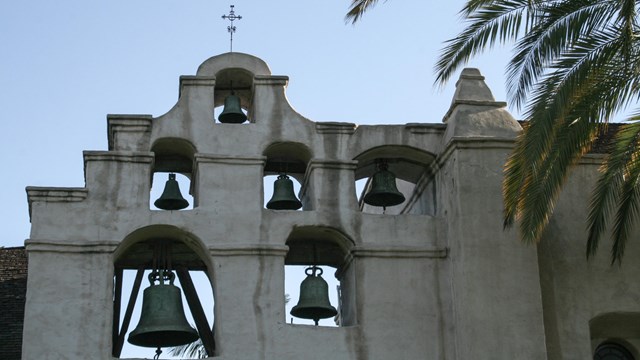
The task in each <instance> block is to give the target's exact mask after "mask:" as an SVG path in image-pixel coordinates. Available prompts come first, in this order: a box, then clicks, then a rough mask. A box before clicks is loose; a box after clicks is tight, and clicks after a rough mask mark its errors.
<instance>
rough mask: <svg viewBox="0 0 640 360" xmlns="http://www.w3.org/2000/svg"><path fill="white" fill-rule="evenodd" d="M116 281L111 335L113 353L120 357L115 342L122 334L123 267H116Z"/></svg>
mask: <svg viewBox="0 0 640 360" xmlns="http://www.w3.org/2000/svg"><path fill="white" fill-rule="evenodd" d="M114 276H115V281H114V284H113V287H114V289H113V328H112V335H111V343H112V344H113V345H114V346H113V347H112V350H111V352H112V355H113V356H116V357H118V356H119V355H120V354H118V355H116V347H115V344H117V342H118V335H119V334H120V307H121V304H122V268H117V269H115V272H114Z"/></svg>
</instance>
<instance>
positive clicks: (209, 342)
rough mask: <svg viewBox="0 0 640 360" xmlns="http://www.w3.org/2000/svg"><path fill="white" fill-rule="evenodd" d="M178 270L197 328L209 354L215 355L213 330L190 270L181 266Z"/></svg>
mask: <svg viewBox="0 0 640 360" xmlns="http://www.w3.org/2000/svg"><path fill="white" fill-rule="evenodd" d="M176 272H177V273H178V279H180V285H182V290H183V291H184V296H185V297H186V298H187V304H189V309H190V310H191V315H192V316H193V319H194V320H195V322H196V328H198V333H199V334H200V339H201V340H202V344H203V345H204V348H205V350H206V351H207V356H213V355H214V351H215V349H216V343H215V339H214V337H213V331H212V330H211V328H210V327H209V323H208V322H207V317H206V315H205V313H204V310H202V304H201V303H200V299H199V298H198V294H197V293H196V288H195V286H193V281H192V280H191V275H189V270H187V269H186V268H184V267H180V268H178V269H177V270H176Z"/></svg>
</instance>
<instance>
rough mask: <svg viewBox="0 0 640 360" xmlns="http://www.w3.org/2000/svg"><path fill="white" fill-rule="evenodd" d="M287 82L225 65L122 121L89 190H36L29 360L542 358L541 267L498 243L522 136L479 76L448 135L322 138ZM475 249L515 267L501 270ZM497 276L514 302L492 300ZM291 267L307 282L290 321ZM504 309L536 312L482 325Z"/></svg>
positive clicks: (423, 126) (90, 161)
mask: <svg viewBox="0 0 640 360" xmlns="http://www.w3.org/2000/svg"><path fill="white" fill-rule="evenodd" d="M288 81H289V78H288V77H287V76H281V75H273V74H271V71H270V69H269V67H268V66H267V64H266V63H265V62H264V61H262V60H261V59H259V58H257V57H254V56H252V55H248V54H242V53H234V52H230V53H225V54H222V55H218V56H214V57H211V58H209V59H208V60H206V61H205V62H203V63H202V64H201V65H200V66H199V68H198V70H197V72H196V75H190V76H181V77H180V87H179V97H178V100H177V103H176V104H175V105H174V106H173V107H172V108H171V109H170V110H169V111H168V112H167V113H165V114H164V115H161V116H158V117H153V116H150V115H108V116H107V130H108V134H107V136H108V149H107V150H105V151H85V152H84V153H83V156H84V173H85V186H84V187H82V188H52V187H28V188H27V194H28V201H29V211H30V216H31V222H32V230H31V235H30V239H28V240H27V242H26V247H27V250H28V253H29V276H28V297H27V304H26V313H25V325H24V342H23V343H24V347H23V358H24V359H40V358H47V359H66V358H69V359H109V360H111V359H116V358H127V356H126V355H123V353H122V349H123V345H124V344H125V343H131V344H133V345H135V346H140V347H145V348H148V350H149V352H150V353H149V355H148V356H149V357H150V356H153V352H154V351H156V350H159V351H161V352H158V353H157V354H158V355H159V357H160V358H164V357H165V356H167V352H166V348H167V347H172V346H175V345H180V344H185V343H190V342H192V341H193V340H195V339H199V340H200V341H201V342H202V348H203V349H204V352H205V353H206V356H208V358H212V359H216V358H218V359H311V360H314V359H315V360H324V359H336V360H356V359H399V358H403V359H424V358H433V359H469V358H473V349H478V347H479V346H482V344H483V343H491V344H492V346H494V345H496V347H498V346H497V344H496V341H497V340H495V339H492V338H491V336H492V334H495V333H501V334H504V335H507V333H509V334H515V335H518V336H524V337H527V339H528V340H527V341H525V342H521V341H519V342H516V341H507V342H505V343H501V344H500V346H499V348H500V351H501V352H502V353H504V354H520V355H522V354H528V355H527V356H528V357H526V358H528V359H542V358H544V352H545V344H544V335H545V334H544V329H543V326H542V323H543V321H542V310H541V305H539V304H533V305H531V303H530V301H528V300H527V299H530V298H535V297H537V298H540V287H539V285H538V282H537V281H538V279H537V278H536V277H537V272H535V270H536V259H537V257H536V256H537V255H536V251H535V249H532V248H524V247H522V248H520V246H521V245H520V244H518V243H517V241H516V239H515V236H514V235H513V234H511V233H503V232H502V230H501V228H500V230H495V229H494V230H492V231H493V232H485V227H486V226H487V224H489V223H493V222H496V219H499V218H500V210H499V207H500V204H499V201H498V200H497V199H499V196H500V195H499V177H497V176H496V175H495V174H499V173H500V171H501V169H500V166H501V161H502V160H503V159H504V157H505V156H506V154H507V152H508V149H509V147H510V144H512V143H513V141H514V138H515V134H516V133H517V132H518V131H520V129H521V128H520V125H519V124H518V122H516V121H515V120H514V119H513V118H512V117H511V116H510V115H509V114H508V112H506V110H505V109H504V104H503V103H500V102H496V101H494V100H493V99H492V98H487V96H490V91H489V90H488V88H486V84H484V81H483V78H482V77H481V75H479V72H478V73H476V72H475V71H473V70H468V71H466V72H464V73H463V76H462V77H461V80H460V82H459V84H458V89H459V90H458V92H457V94H456V98H455V99H454V102H453V103H452V107H451V111H450V113H449V114H447V116H446V118H445V121H444V123H442V124H429V123H408V124H405V125H360V126H356V125H355V124H353V123H349V122H313V121H311V120H309V119H307V118H305V117H304V116H303V115H301V114H299V113H297V112H296V111H295V110H294V109H293V107H292V106H291V105H290V104H289V103H288V101H287V98H286V95H285V90H286V86H287V84H288ZM478 94H479V95H478ZM474 96H475V97H474ZM469 164H472V165H473V166H470V165H469ZM154 175H156V176H154ZM270 176H277V179H276V180H275V182H274V183H273V184H271V183H268V184H266V185H264V186H263V184H264V179H265V178H267V177H270ZM154 179H155V180H154ZM178 180H180V181H178ZM496 181H497V182H496ZM154 182H155V184H154ZM294 182H295V183H297V184H299V186H300V189H299V191H298V192H296V191H294V188H293V186H292V185H293V183H294ZM496 184H497V185H496ZM154 186H155V187H156V188H158V187H159V188H163V191H162V193H161V195H158V197H157V198H152V196H151V195H150V194H151V193H150V190H151V188H152V187H154ZM271 188H273V190H274V191H273V196H272V197H271V200H266V199H265V193H266V192H267V193H268V190H271ZM486 198H489V199H491V201H486ZM150 204H154V206H150ZM477 239H481V240H482V241H484V243H483V244H490V246H492V248H491V249H496V248H497V249H502V250H503V251H504V252H505V253H506V254H512V255H513V254H516V255H517V256H514V257H506V259H502V260H503V261H504V262H503V263H501V262H499V261H494V260H496V259H495V258H494V257H493V254H492V251H493V250H491V249H488V248H486V247H483V245H482V244H480V243H478V241H477ZM505 244H508V245H505ZM500 264H506V265H504V266H508V268H509V271H510V272H511V275H512V276H513V279H517V281H514V282H509V286H510V287H509V289H504V288H500V287H497V288H496V287H492V280H491V274H494V273H495V272H496V271H499V270H500V269H502V268H501V267H500ZM289 265H302V266H305V267H306V270H305V271H306V273H305V274H304V275H306V278H305V279H304V280H303V281H301V283H300V282H299V283H296V284H295V286H300V291H301V294H300V296H299V297H293V298H292V299H291V302H292V303H293V304H295V306H294V307H293V310H292V311H291V312H290V313H289V312H287V311H285V270H284V269H285V266H289ZM503 270H504V269H503ZM123 274H124V275H123ZM126 274H131V281H130V282H128V281H126V276H125V275H126ZM194 274H200V275H202V276H203V277H204V278H205V279H206V280H205V281H204V285H203V284H194V281H193V279H192V275H194ZM330 277H334V278H335V280H336V281H337V282H338V283H339V294H338V296H337V297H329V296H328V293H327V283H326V280H327V279H329V278H330ZM178 285H179V286H178ZM202 289H204V291H206V292H210V293H212V294H213V297H214V299H215V302H214V304H207V303H203V302H202V301H201V298H202V296H201V290H202ZM505 297H508V298H510V301H513V302H514V303H521V304H522V305H521V306H519V307H513V308H510V307H503V308H501V310H500V311H501V312H498V311H496V309H494V308H492V307H490V306H489V307H487V306H488V305H489V304H491V303H492V301H496V299H503V298H505ZM183 298H184V300H183ZM136 299H142V309H141V315H139V316H138V315H136V316H134V315H133V314H134V308H136V305H135V300H136ZM185 313H190V314H191V315H192V316H193V323H189V322H188V321H187V320H186V319H185V317H184V316H185V315H184V314H185ZM489 315H490V316H489ZM291 317H294V319H298V318H304V319H310V320H312V321H313V322H314V323H315V324H310V325H305V324H300V323H298V322H297V321H294V323H291V320H290V319H291ZM492 317H494V318H492ZM210 319H212V320H210ZM321 319H328V321H331V322H333V323H335V324H336V325H337V326H336V327H329V326H322V324H318V321H319V320H321ZM505 323H508V326H506V327H505V325H504V324H505ZM496 358H500V359H507V358H515V357H503V356H498V357H496Z"/></svg>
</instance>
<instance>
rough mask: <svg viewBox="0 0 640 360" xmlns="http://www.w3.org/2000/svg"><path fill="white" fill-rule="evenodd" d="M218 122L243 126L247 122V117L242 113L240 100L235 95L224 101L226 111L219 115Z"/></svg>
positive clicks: (223, 110)
mask: <svg viewBox="0 0 640 360" xmlns="http://www.w3.org/2000/svg"><path fill="white" fill-rule="evenodd" d="M218 121H220V122H221V123H229V124H242V123H243V122H245V121H247V115H245V114H244V112H242V107H240V98H239V97H237V96H235V95H234V94H233V93H232V94H231V95H229V96H227V97H226V98H225V99H224V109H222V112H221V113H220V115H218Z"/></svg>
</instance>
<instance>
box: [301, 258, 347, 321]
mask: <svg viewBox="0 0 640 360" xmlns="http://www.w3.org/2000/svg"><path fill="white" fill-rule="evenodd" d="M318 271H319V273H318V274H317V275H316V272H318ZM305 273H306V274H307V277H306V278H305V279H304V280H303V281H302V283H301V284H300V299H299V300H298V304H297V305H296V306H294V307H293V309H291V315H293V316H295V317H299V318H302V319H312V320H313V321H315V323H316V325H318V320H320V319H326V318H330V317H334V316H336V315H337V314H338V311H337V310H336V308H334V307H333V306H331V302H330V301H329V286H328V285H327V282H326V281H324V279H323V278H322V276H321V275H322V269H321V268H319V267H316V266H312V267H309V268H307V269H306V270H305Z"/></svg>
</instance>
